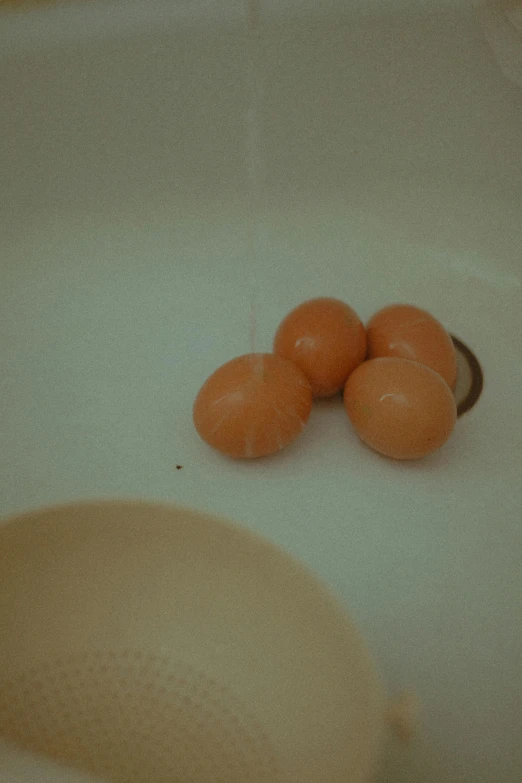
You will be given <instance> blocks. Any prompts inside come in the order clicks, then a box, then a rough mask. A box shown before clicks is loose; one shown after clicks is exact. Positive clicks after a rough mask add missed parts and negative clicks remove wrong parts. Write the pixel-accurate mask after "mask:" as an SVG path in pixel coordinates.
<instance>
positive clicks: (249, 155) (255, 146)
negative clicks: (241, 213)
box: [245, 0, 265, 376]
mask: <svg viewBox="0 0 522 783" xmlns="http://www.w3.org/2000/svg"><path fill="white" fill-rule="evenodd" d="M245 3H246V15H247V76H248V84H247V88H248V108H247V113H246V163H247V176H248V183H247V187H248V205H247V208H248V215H247V250H248V264H249V268H250V269H249V271H250V287H251V290H250V297H251V299H250V351H251V353H252V354H253V355H254V357H255V359H254V369H255V372H256V375H259V376H261V375H262V374H263V361H262V357H261V356H260V355H259V354H258V340H257V322H258V311H259V301H258V296H259V291H258V279H257V270H258V269H259V263H260V252H259V245H260V242H259V218H260V214H261V208H262V198H263V191H264V170H265V166H264V160H263V155H262V150H261V99H262V82H261V63H260V46H259V37H260V30H261V18H260V12H259V0H245Z"/></svg>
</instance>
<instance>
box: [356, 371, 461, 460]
mask: <svg viewBox="0 0 522 783" xmlns="http://www.w3.org/2000/svg"><path fill="white" fill-rule="evenodd" d="M344 405H345V408H346V412H347V413H348V416H349V418H350V421H351V422H352V425H353V427H354V429H355V431H356V432H357V434H358V436H359V437H360V438H361V440H363V441H364V442H365V443H366V444H367V445H368V446H371V447H372V448H373V449H375V450H376V451H379V452H380V453H381V454H384V455H386V456H387V457H395V458H396V459H417V458H419V457H424V456H425V455H426V454H429V453H430V452H432V451H435V449H438V448H440V447H441V446H442V445H443V444H444V443H446V441H447V440H448V438H449V436H450V435H451V433H452V431H453V428H454V426H455V421H456V418H457V409H456V405H455V399H454V397H453V394H452V392H451V389H450V387H449V386H448V384H447V383H446V381H445V380H444V379H443V378H442V377H441V376H440V375H439V374H438V373H436V372H435V370H432V369H431V368H430V367H426V365H424V364H419V363H418V362H412V361H409V360H408V359H395V358H383V359H370V360H369V361H367V362H364V364H361V365H360V366H359V367H358V368H357V369H356V370H355V371H354V372H353V373H352V374H351V375H350V377H349V378H348V381H347V382H346V386H345V389H344Z"/></svg>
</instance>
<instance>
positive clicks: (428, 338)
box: [367, 304, 457, 389]
mask: <svg viewBox="0 0 522 783" xmlns="http://www.w3.org/2000/svg"><path fill="white" fill-rule="evenodd" d="M367 335H368V358H370V359H376V358H379V357H383V356H396V357H400V358H402V359H411V360H412V361H415V362H420V363H421V364H425V365H426V366H427V367H431V369H432V370H435V372H438V373H439V375H442V377H443V378H444V380H445V381H446V383H447V384H448V385H449V386H450V388H452V389H453V388H455V383H456V380H457V357H456V353H455V347H454V345H453V341H452V339H451V337H450V336H449V334H448V332H447V331H446V330H445V329H444V327H443V326H442V324H441V323H439V321H437V319H436V318H434V317H433V316H432V315H431V314H430V313H428V312H426V310H421V309H420V308H419V307H413V305H404V304H397V305H390V306H389V307H384V308H383V309H382V310H379V312H377V313H375V315H374V316H373V317H372V318H371V319H370V321H369V323H368V326H367Z"/></svg>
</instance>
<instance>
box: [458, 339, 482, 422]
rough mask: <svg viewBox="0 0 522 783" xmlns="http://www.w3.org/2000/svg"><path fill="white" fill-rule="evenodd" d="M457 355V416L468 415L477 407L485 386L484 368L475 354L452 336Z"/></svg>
mask: <svg viewBox="0 0 522 783" xmlns="http://www.w3.org/2000/svg"><path fill="white" fill-rule="evenodd" d="M451 339H452V340H453V345H454V346H455V351H456V353H457V384H456V386H455V392H454V393H455V400H456V402H457V416H462V414H463V413H467V412H468V411H469V410H471V408H472V407H473V406H474V405H475V403H476V402H477V400H478V398H479V397H480V395H481V392H482V387H483V386H484V375H483V373H482V367H481V366H480V364H479V361H478V359H477V357H476V356H475V354H474V353H473V352H472V351H471V350H470V349H469V348H468V346H467V345H464V343H463V342H461V340H459V339H458V337H455V335H454V334H452V335H451Z"/></svg>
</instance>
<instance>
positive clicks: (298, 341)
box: [274, 297, 366, 397]
mask: <svg viewBox="0 0 522 783" xmlns="http://www.w3.org/2000/svg"><path fill="white" fill-rule="evenodd" d="M274 351H275V353H276V354H278V355H279V356H284V357H285V359H290V360H291V361H292V362H294V363H295V364H297V366H298V367H300V368H301V370H302V371H303V372H304V374H305V375H306V377H307V378H308V380H309V381H310V383H311V384H312V392H313V395H314V397H331V396H332V395H333V394H336V393H337V392H338V391H340V390H341V389H342V387H343V385H344V382H345V381H346V379H347V377H348V376H349V374H350V373H351V372H352V370H354V369H355V368H356V367H357V365H358V364H360V363H361V362H362V361H363V360H364V357H365V356H366V331H365V329H364V326H363V324H362V323H361V321H360V320H359V318H358V316H357V313H356V312H355V311H354V310H352V308H351V307H349V306H348V305H347V304H345V303H344V302H341V301H340V300H339V299H331V298H328V297H320V298H318V299H310V300H309V301H307V302H303V304H301V305H299V306H298V307H296V308H295V309H294V310H292V311H291V312H290V313H289V314H288V315H287V316H286V318H285V319H284V320H283V321H282V323H281V324H280V326H279V328H278V330H277V333H276V336H275V339H274Z"/></svg>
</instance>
